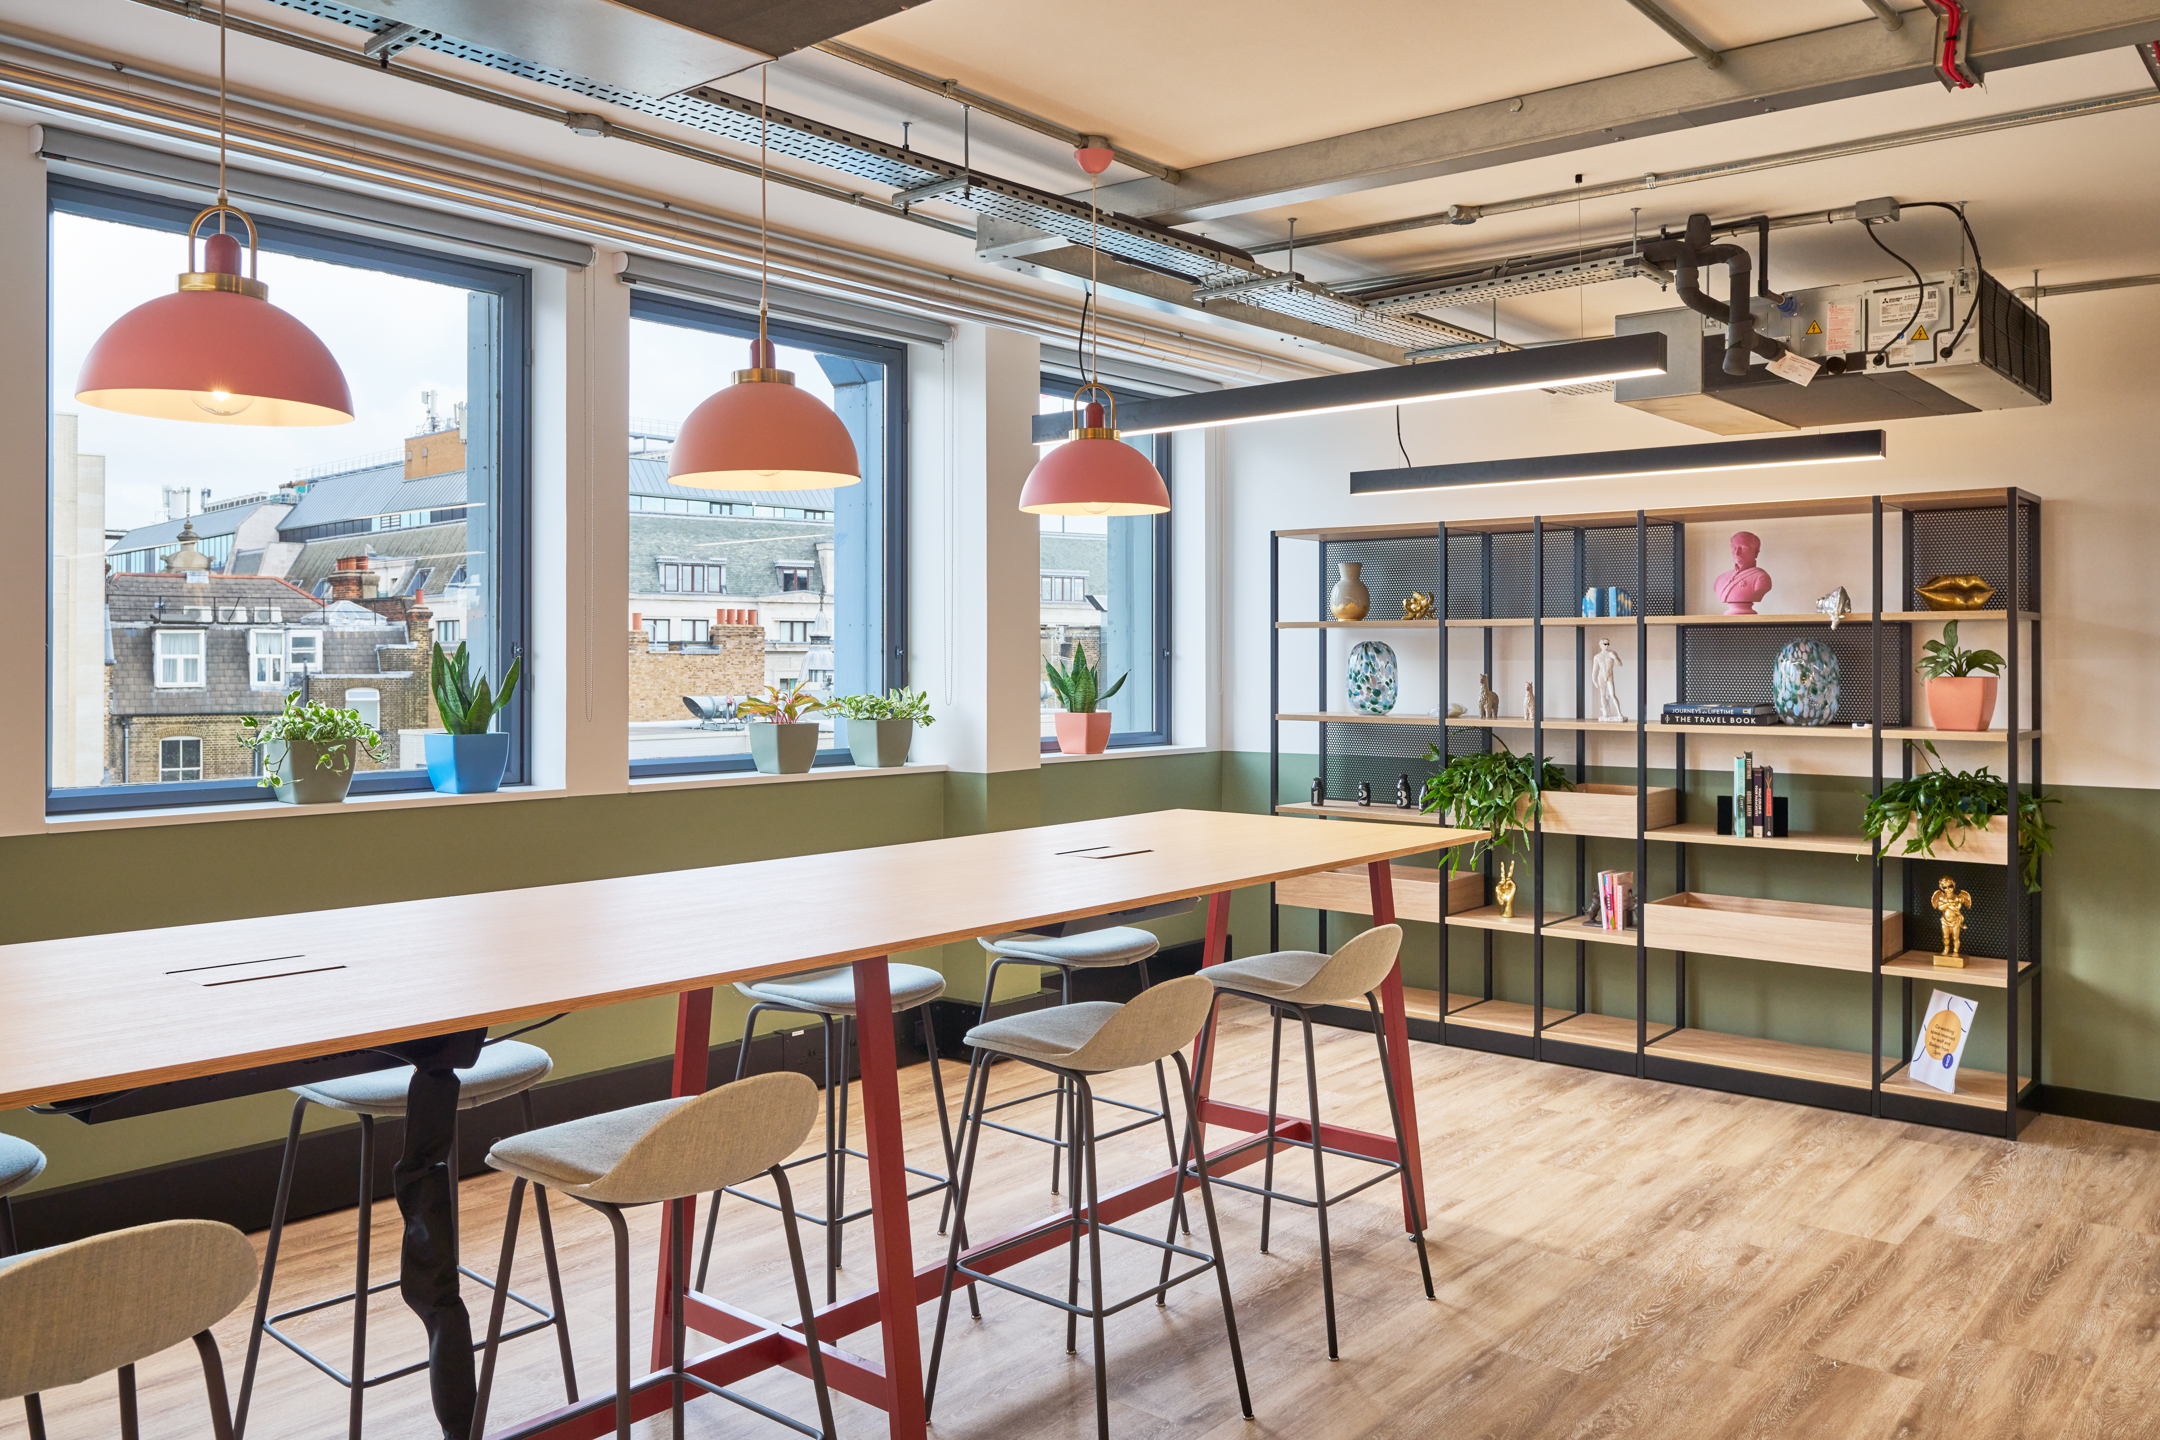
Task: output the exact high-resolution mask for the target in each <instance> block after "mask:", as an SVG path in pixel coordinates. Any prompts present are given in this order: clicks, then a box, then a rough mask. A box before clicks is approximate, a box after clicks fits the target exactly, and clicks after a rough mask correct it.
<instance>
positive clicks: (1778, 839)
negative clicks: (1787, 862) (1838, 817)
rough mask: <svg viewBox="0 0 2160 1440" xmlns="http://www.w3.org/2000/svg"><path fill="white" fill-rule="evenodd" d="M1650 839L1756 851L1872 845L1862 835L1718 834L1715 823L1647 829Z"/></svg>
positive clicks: (1863, 851) (1850, 850) (1841, 851)
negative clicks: (1752, 836) (1754, 836)
mask: <svg viewBox="0 0 2160 1440" xmlns="http://www.w3.org/2000/svg"><path fill="white" fill-rule="evenodd" d="M1647 838H1649V839H1652V840H1670V841H1672V842H1674V843H1676V844H1685V845H1734V846H1741V847H1747V848H1753V849H1758V850H1805V851H1809V852H1812V853H1814V854H1818V855H1867V854H1871V853H1872V851H1871V848H1870V846H1869V842H1868V839H1867V837H1866V836H1864V835H1829V834H1821V833H1816V832H1809V831H1803V832H1801V833H1799V834H1797V835H1778V836H1773V837H1771V838H1769V839H1765V840H1750V839H1748V838H1747V837H1745V836H1742V835H1720V834H1718V833H1717V827H1716V826H1715V825H1667V826H1665V827H1664V828H1663V829H1659V830H1652V831H1649V832H1648V837H1647Z"/></svg>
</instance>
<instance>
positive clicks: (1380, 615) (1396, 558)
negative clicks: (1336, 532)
mask: <svg viewBox="0 0 2160 1440" xmlns="http://www.w3.org/2000/svg"><path fill="white" fill-rule="evenodd" d="M1320 558H1321V560H1322V562H1323V566H1324V568H1323V570H1322V572H1321V573H1322V574H1323V575H1324V576H1325V578H1326V580H1327V583H1328V584H1329V585H1333V584H1334V583H1335V574H1336V567H1337V566H1338V565H1341V564H1343V563H1344V562H1346V561H1347V562H1349V563H1351V564H1355V565H1362V566H1364V567H1365V568H1364V570H1363V571H1362V573H1360V574H1359V576H1358V578H1359V579H1360V580H1363V581H1364V582H1365V588H1366V589H1367V590H1369V591H1371V592H1372V609H1371V611H1370V612H1369V613H1368V614H1367V615H1366V617H1365V618H1367V619H1368V620H1399V619H1401V618H1402V613H1403V601H1405V600H1407V599H1409V598H1410V592H1411V591H1413V590H1415V591H1418V592H1419V593H1421V594H1425V595H1430V594H1432V593H1433V592H1434V591H1436V590H1438V589H1439V588H1440V536H1439V532H1438V530H1437V528H1436V529H1435V531H1434V533H1433V534H1432V535H1430V536H1420V537H1418V538H1416V539H1410V540H1329V541H1324V542H1322V544H1321V547H1320ZM1406 703H1407V697H1406ZM1426 703H1427V704H1430V703H1432V702H1431V701H1427V702H1426ZM1419 708H1420V709H1422V708H1423V707H1422V706H1420V707H1419Z"/></svg>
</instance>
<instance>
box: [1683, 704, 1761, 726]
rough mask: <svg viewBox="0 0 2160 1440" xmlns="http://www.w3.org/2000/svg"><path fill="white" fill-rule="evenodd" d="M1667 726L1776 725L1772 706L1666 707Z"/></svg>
mask: <svg viewBox="0 0 2160 1440" xmlns="http://www.w3.org/2000/svg"><path fill="white" fill-rule="evenodd" d="M1664 716H1665V723H1666V724H1667V725H1778V724H1782V723H1783V722H1782V721H1780V720H1779V719H1778V715H1777V707H1776V706H1774V705H1667V706H1666V707H1665V712H1664Z"/></svg>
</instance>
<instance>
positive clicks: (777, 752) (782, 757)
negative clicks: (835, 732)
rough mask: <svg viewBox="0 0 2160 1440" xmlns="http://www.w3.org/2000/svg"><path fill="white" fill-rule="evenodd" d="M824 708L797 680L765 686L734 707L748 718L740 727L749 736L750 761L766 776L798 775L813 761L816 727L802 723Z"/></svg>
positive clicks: (812, 724)
mask: <svg viewBox="0 0 2160 1440" xmlns="http://www.w3.org/2000/svg"><path fill="white" fill-rule="evenodd" d="M824 708H825V702H824V701H822V700H820V699H818V698H817V696H815V695H812V694H811V693H810V692H809V691H807V690H805V689H803V688H802V686H801V684H800V683H799V682H797V681H793V680H788V681H783V682H782V683H780V684H778V685H768V686H766V687H765V693H764V694H762V695H751V696H747V697H746V698H744V699H743V700H742V701H741V702H740V703H739V704H737V705H736V707H735V713H736V714H738V715H743V716H749V717H763V718H752V719H750V721H749V723H748V724H746V725H745V726H744V727H743V728H744V729H745V730H747V731H749V733H750V759H751V762H752V763H753V764H755V765H756V766H757V768H758V769H759V770H761V771H762V772H764V773H765V774H767V775H800V774H802V773H804V772H805V771H807V770H808V769H809V768H810V766H811V765H812V764H813V763H814V762H815V761H816V760H817V737H818V727H817V722H816V721H815V720H804V719H803V718H802V717H803V716H805V715H812V714H815V713H816V712H818V711H820V710H823V709H824Z"/></svg>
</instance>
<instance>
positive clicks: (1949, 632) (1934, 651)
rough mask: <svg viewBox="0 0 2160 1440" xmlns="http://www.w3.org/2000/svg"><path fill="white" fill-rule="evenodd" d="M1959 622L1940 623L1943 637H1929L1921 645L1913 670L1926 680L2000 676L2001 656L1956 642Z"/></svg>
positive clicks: (2002, 662) (2001, 669) (2001, 668)
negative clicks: (1964, 648) (1963, 648)
mask: <svg viewBox="0 0 2160 1440" xmlns="http://www.w3.org/2000/svg"><path fill="white" fill-rule="evenodd" d="M1957 627H1958V622H1957V621H1955V620H1952V621H1950V622H1949V623H1948V624H1946V625H1944V626H1943V633H1942V639H1940V640H1930V641H1928V642H1927V644H1925V645H1922V646H1921V647H1920V658H1919V659H1918V660H1917V661H1915V662H1914V663H1913V669H1915V670H1917V671H1919V672H1920V674H1921V675H1922V677H1924V678H1926V679H1929V680H1962V679H1964V678H1965V677H1966V676H1968V675H2000V674H2001V673H2002V671H2003V665H2004V663H2005V662H2004V660H2003V657H2002V656H2000V655H1998V654H1996V653H1995V652H1994V651H1993V650H1960V649H1959V648H1958V643H1957Z"/></svg>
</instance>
